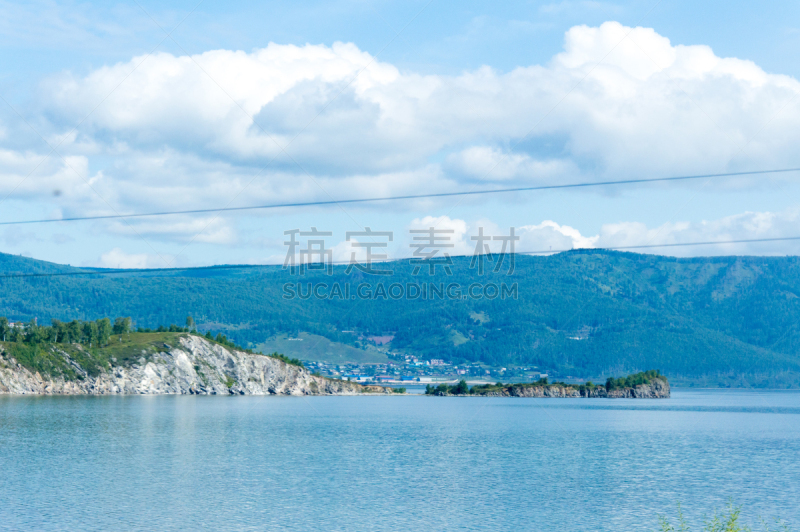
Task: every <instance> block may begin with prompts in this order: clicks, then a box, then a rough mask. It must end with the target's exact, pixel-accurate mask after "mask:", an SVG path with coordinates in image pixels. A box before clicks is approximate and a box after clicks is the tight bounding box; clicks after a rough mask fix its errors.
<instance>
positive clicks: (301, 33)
mask: <svg viewBox="0 0 800 532" xmlns="http://www.w3.org/2000/svg"><path fill="white" fill-rule="evenodd" d="M798 20H800V4H798V3H796V2H762V3H753V2H731V1H728V2H721V1H716V0H713V1H706V2H702V3H699V2H688V1H670V2H667V1H657V0H653V1H621V2H600V1H570V0H564V1H561V2H552V1H550V2H548V1H541V2H536V1H526V2H522V1H509V2H503V3H500V4H498V3H496V2H491V3H490V2H477V1H460V2H447V1H443V0H422V1H417V0H413V1H405V2H394V1H384V2H366V1H335V0H334V1H328V2H292V3H288V2H236V1H228V2H213V1H210V0H204V1H202V2H198V1H191V2H147V1H141V2H138V3H137V2H119V3H105V2H104V3H100V2H55V1H48V2H36V1H33V2H25V3H19V2H3V1H0V223H4V222H15V221H25V220H39V219H48V220H54V219H55V220H60V219H62V218H70V217H85V216H106V215H117V214H131V213H150V212H163V211H172V210H195V209H214V208H226V207H245V206H252V205H266V204H276V203H298V202H314V201H332V200H341V199H351V198H365V197H385V196H398V195H419V194H435V193H443V192H458V191H475V190H492V189H498V188H517V187H535V186H542V185H545V186H546V185H561V184H568V183H594V182H605V181H613V180H626V179H643V178H662V177H671V176H685V175H701V174H702V175H705V174H718V173H730V172H748V171H759V170H774V169H789V168H797V167H800V155H798V150H797V149H796V146H798V144H800V142H799V141H800V127H798V126H800V97H799V95H800V82H799V81H798V78H800V54H797V50H798V49H800V24H797V23H796V21H798ZM798 193H800V172H784V173H776V174H756V175H747V176H738V177H717V178H704V179H696V180H687V181H680V182H668V183H664V182H660V183H652V184H639V185H625V186H622V185H619V186H611V187H609V186H604V187H587V188H581V189H564V190H548V191H530V192H515V193H505V194H492V195H474V196H467V197H464V196H462V197H443V198H429V199H415V200H402V201H390V202H389V201H384V202H375V203H362V204H339V205H327V206H311V207H293V208H288V207H287V208H281V209H270V210H262V211H241V212H226V213H219V214H214V213H197V214H182V215H171V216H160V217H150V218H130V219H109V220H95V221H78V222H55V223H41V224H21V225H13V224H12V225H0V251H2V252H5V253H13V254H20V255H24V256H29V257H34V258H37V259H43V260H48V261H53V262H58V263H68V264H73V265H76V266H102V267H136V268H139V267H148V268H149V267H155V268H159V267H184V266H201V265H211V264H233V263H257V264H263V263H270V264H283V263H284V262H285V260H286V255H287V251H288V250H289V249H290V246H287V245H286V242H287V241H289V240H288V239H291V235H290V233H291V232H292V231H297V230H299V231H302V232H304V233H308V232H311V231H312V230H313V228H316V231H318V232H325V233H330V235H324V237H308V236H302V235H301V236H299V241H300V248H296V249H302V248H303V247H305V246H306V245H307V240H308V239H309V238H312V239H313V238H322V239H323V240H324V242H325V248H326V249H330V250H331V256H332V257H333V259H334V260H338V261H346V260H348V259H350V258H351V257H353V256H354V255H353V254H355V256H356V257H358V258H359V259H363V258H364V257H365V253H366V252H367V251H366V250H367V244H366V243H368V242H372V243H373V244H374V243H382V244H385V247H375V248H374V249H373V254H378V253H381V254H385V255H386V256H387V257H391V258H405V257H409V256H413V255H414V253H424V251H421V250H420V248H419V247H416V246H415V244H417V243H418V242H416V241H415V240H414V238H415V236H417V235H420V233H411V232H410V231H412V230H426V229H429V228H431V227H434V228H435V229H436V230H442V231H447V233H440V234H441V235H444V237H445V238H447V239H448V240H447V243H448V245H450V247H449V248H447V249H443V250H442V252H445V251H446V252H449V253H451V254H469V253H472V252H473V251H474V249H475V246H476V243H477V242H478V241H476V240H473V239H472V237H474V236H476V235H477V234H478V233H479V231H483V234H484V235H491V236H497V237H500V236H503V235H509V234H510V230H511V228H514V231H515V234H516V235H517V236H519V241H518V242H517V244H516V246H517V250H518V251H549V250H560V249H571V248H578V247H617V246H642V245H658V244H670V247H664V248H647V252H652V253H660V254H669V255H676V256H697V255H731V254H737V255H742V254H750V255H797V254H798V251H799V250H800V241H792V240H784V241H773V242H761V243H742V244H725V245H715V246H681V245H677V246H676V245H675V244H682V243H692V242H708V241H726V240H741V239H765V238H766V239H769V238H784V237H793V236H800V226H798V222H800V201H798V198H800V195H799V194H798ZM367 228H369V230H370V231H372V232H382V233H387V232H390V233H391V234H392V237H391V239H389V238H388V237H386V236H385V235H384V236H380V237H379V236H375V235H367V234H365V233H367V232H368V229H367ZM287 232H288V233H287ZM348 233H349V234H348ZM357 233H362V234H360V235H359V234H357ZM501 243H502V239H499V238H498V239H495V240H490V241H488V243H487V244H486V245H488V246H490V248H491V249H492V250H498V249H499V246H501Z"/></svg>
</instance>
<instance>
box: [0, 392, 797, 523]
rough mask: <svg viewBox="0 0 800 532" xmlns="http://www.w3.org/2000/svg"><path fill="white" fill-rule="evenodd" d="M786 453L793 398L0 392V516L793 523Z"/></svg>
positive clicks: (793, 456)
mask: <svg viewBox="0 0 800 532" xmlns="http://www.w3.org/2000/svg"><path fill="white" fill-rule="evenodd" d="M798 456H800V393H794V392H752V391H748V392H736V391H680V390H678V391H674V393H673V397H672V398H671V399H668V400H622V399H615V400H614V399H521V398H439V397H420V396H415V397H397V396H394V397H392V396H390V397H308V398H303V397H196V396H191V397H185V396H179V397H174V396H172V397H168V396H158V397H2V398H0V471H2V473H3V474H2V477H0V478H2V480H0V528H5V529H10V530H15V529H25V530H190V529H226V530H287V529H288V530H302V531H307V530H321V531H323V530H324V531H328V530H387V531H390V530H391V531H395V530H429V531H437V530H500V529H511V528H515V529H518V530H533V531H539V530H542V531H544V530H565V531H566V530H568V531H578V530H597V531H609V532H610V531H614V532H617V531H620V530H652V529H654V528H655V525H656V514H657V513H659V512H661V513H664V512H672V510H673V508H674V503H675V502H676V501H681V502H682V503H683V505H684V507H686V508H687V510H688V511H689V513H690V517H692V518H696V519H699V517H700V515H701V514H702V512H703V511H705V510H706V509H708V508H712V507H714V506H717V507H721V506H723V505H724V504H725V503H726V501H727V500H728V499H729V498H733V499H734V500H736V501H739V502H740V503H742V504H743V505H745V507H746V508H747V509H748V512H747V513H748V515H749V517H751V518H755V517H756V516H758V515H762V516H764V517H771V516H781V517H783V518H784V519H786V520H788V521H790V522H791V523H793V524H795V528H797V526H798V525H800V509H799V508H800V504H798V501H800V463H798Z"/></svg>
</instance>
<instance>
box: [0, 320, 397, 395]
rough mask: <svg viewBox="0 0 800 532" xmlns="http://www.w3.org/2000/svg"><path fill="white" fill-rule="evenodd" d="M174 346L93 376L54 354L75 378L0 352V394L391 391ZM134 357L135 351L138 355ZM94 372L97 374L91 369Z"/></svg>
mask: <svg viewBox="0 0 800 532" xmlns="http://www.w3.org/2000/svg"><path fill="white" fill-rule="evenodd" d="M179 344H180V345H176V346H175V347H170V346H167V345H166V344H164V346H163V347H164V349H163V350H159V351H158V352H155V353H147V352H145V351H142V357H141V358H139V359H138V361H135V362H133V363H131V364H128V365H118V366H115V365H111V366H110V367H109V368H106V369H104V370H103V371H101V372H100V373H99V374H95V375H92V374H90V372H88V371H86V370H85V369H84V368H82V367H81V366H80V364H78V363H77V362H76V361H75V360H74V358H73V357H70V355H69V354H68V353H67V352H66V351H59V352H58V354H59V356H61V357H63V359H64V361H65V362H66V363H67V364H69V365H70V366H71V367H72V368H73V369H74V374H75V375H77V378H74V379H72V378H70V379H67V378H64V377H63V376H56V377H53V376H46V375H45V376H43V375H41V374H40V373H38V372H32V371H30V370H29V369H27V368H25V367H24V366H22V365H21V364H19V363H18V362H17V361H16V360H15V359H14V358H13V357H11V356H10V354H9V353H7V352H4V353H2V354H0V394H52V395H57V394H63V395H78V394H87V395H109V394H204V395H231V394H233V395H272V394H280V395H356V394H362V393H392V392H391V389H390V388H384V387H381V386H362V385H359V384H356V383H351V382H345V381H338V380H331V379H327V378H324V377H317V376H315V375H312V374H311V373H309V371H308V370H306V369H305V368H301V367H299V366H295V365H291V364H287V363H286V362H284V361H282V360H279V359H276V358H272V357H268V356H264V355H258V354H251V353H246V352H243V351H238V350H235V349H227V348H225V347H222V346H221V345H218V344H216V343H213V342H209V341H207V340H206V339H204V338H202V337H199V336H194V335H186V336H181V337H180V338H179ZM137 356H138V355H137ZM94 373H97V372H94Z"/></svg>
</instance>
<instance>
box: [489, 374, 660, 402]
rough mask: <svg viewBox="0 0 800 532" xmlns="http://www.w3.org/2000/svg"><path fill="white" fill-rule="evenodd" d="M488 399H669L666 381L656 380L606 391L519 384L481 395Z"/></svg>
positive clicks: (556, 385) (602, 389)
mask: <svg viewBox="0 0 800 532" xmlns="http://www.w3.org/2000/svg"><path fill="white" fill-rule="evenodd" d="M480 395H482V396H488V397H607V398H612V399H617V398H619V399H622V398H628V399H665V398H667V397H669V395H670V391H669V383H668V382H667V381H666V379H663V380H662V379H654V380H653V381H652V382H650V384H639V385H637V386H635V387H632V388H617V389H613V390H606V389H605V387H603V386H595V387H592V388H587V387H585V386H583V387H573V386H569V385H567V386H561V385H559V384H547V385H536V384H521V385H519V384H517V385H509V386H505V387H503V388H502V389H500V390H492V391H489V392H487V393H483V394H480Z"/></svg>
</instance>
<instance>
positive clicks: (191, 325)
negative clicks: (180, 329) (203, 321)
mask: <svg viewBox="0 0 800 532" xmlns="http://www.w3.org/2000/svg"><path fill="white" fill-rule="evenodd" d="M186 326H187V327H188V328H189V329H190V330H191V329H194V318H192V317H191V316H186Z"/></svg>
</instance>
